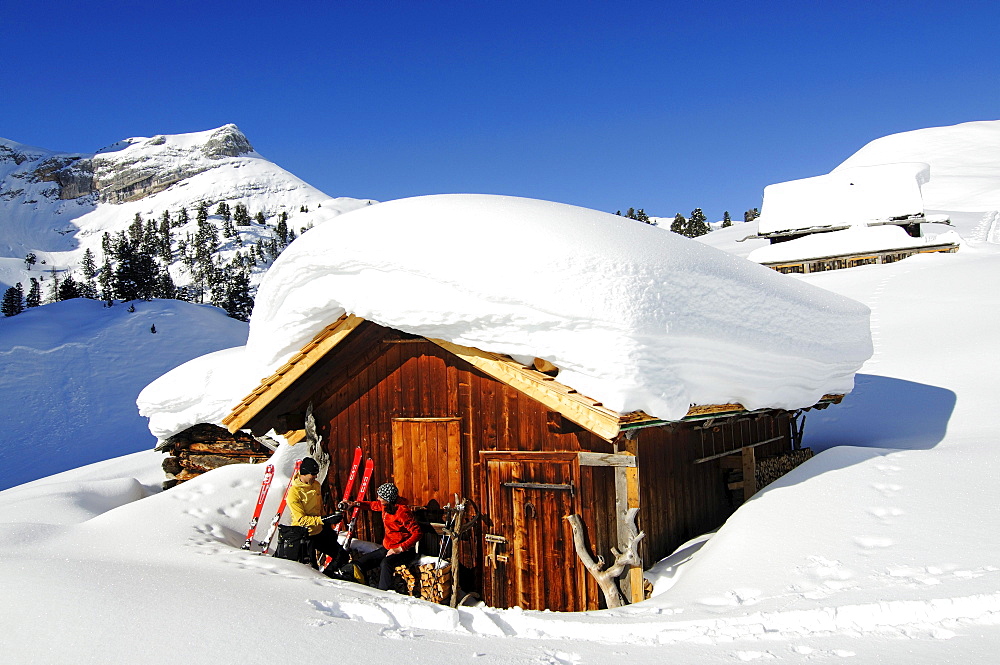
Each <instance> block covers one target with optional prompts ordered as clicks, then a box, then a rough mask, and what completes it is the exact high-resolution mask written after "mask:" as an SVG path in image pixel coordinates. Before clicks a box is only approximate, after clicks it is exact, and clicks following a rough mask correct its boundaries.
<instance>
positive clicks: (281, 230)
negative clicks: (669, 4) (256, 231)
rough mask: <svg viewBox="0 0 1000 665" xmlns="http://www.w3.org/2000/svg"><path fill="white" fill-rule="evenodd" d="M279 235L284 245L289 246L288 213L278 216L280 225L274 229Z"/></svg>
mask: <svg viewBox="0 0 1000 665" xmlns="http://www.w3.org/2000/svg"><path fill="white" fill-rule="evenodd" d="M274 230H275V231H276V232H277V234H278V240H280V241H281V244H282V245H287V244H288V242H289V241H288V213H287V212H282V213H281V214H280V215H278V224H277V226H276V227H275V228H274Z"/></svg>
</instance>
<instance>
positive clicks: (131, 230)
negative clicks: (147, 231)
mask: <svg viewBox="0 0 1000 665" xmlns="http://www.w3.org/2000/svg"><path fill="white" fill-rule="evenodd" d="M143 230H144V229H143V221H142V215H140V214H139V213H135V219H133V220H132V223H131V224H130V225H129V227H128V237H129V240H131V241H132V244H133V245H135V246H136V247H138V246H139V245H141V244H142V236H143Z"/></svg>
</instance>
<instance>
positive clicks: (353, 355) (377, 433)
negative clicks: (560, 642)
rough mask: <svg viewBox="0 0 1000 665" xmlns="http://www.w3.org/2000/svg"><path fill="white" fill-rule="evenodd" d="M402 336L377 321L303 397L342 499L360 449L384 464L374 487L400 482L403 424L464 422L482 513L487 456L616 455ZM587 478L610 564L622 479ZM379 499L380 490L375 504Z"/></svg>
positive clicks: (469, 475) (465, 483)
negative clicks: (396, 447) (396, 457)
mask: <svg viewBox="0 0 1000 665" xmlns="http://www.w3.org/2000/svg"><path fill="white" fill-rule="evenodd" d="M401 338H402V335H400V334H398V333H395V332H394V331H390V330H387V329H384V328H379V327H378V326H374V325H373V326H370V327H366V328H365V329H363V330H359V331H358V332H356V333H354V334H353V335H352V336H351V338H349V339H348V340H345V342H344V343H343V344H342V345H341V347H338V349H336V350H335V351H334V352H332V353H331V354H330V356H335V357H334V358H331V357H328V358H326V359H324V363H323V364H324V365H327V366H335V367H337V375H336V376H334V377H333V378H331V379H329V380H328V381H327V382H326V383H325V384H322V385H320V386H319V387H318V388H317V387H316V386H315V385H314V386H313V390H314V392H313V393H312V394H310V395H302V396H300V399H301V403H302V404H305V403H308V402H309V401H312V402H313V404H314V412H315V414H316V424H317V429H318V432H319V434H320V436H322V437H323V439H324V441H326V442H327V448H328V450H330V452H331V455H332V457H333V461H332V464H331V468H330V473H329V476H328V484H329V487H330V489H331V492H332V494H333V495H334V496H337V495H339V493H340V491H341V488H342V487H343V483H344V482H345V480H346V477H347V474H348V471H349V466H350V462H351V456H352V455H353V451H354V447H355V446H356V445H360V446H361V447H362V448H363V450H364V452H365V455H366V456H371V457H372V459H373V460H374V463H375V471H374V475H373V478H372V488H374V487H377V486H378V485H379V484H381V483H383V482H386V481H387V480H390V479H392V474H393V447H392V419H393V418H453V417H458V418H461V423H462V424H461V435H460V436H461V476H462V479H461V487H462V492H463V494H464V495H465V496H466V497H468V498H470V499H472V500H473V501H474V502H476V504H477V506H478V508H479V509H480V510H481V511H485V506H484V504H485V497H484V496H482V492H481V489H480V482H481V478H482V468H481V461H480V456H479V451H480V450H515V451H516V450H523V451H580V450H589V451H595V452H603V453H609V452H611V451H612V446H611V444H609V443H607V442H606V441H603V440H602V439H600V438H599V437H597V436H595V435H593V434H591V433H590V432H587V431H586V430H583V429H581V428H579V427H577V426H575V425H573V424H572V423H569V422H566V421H564V420H563V419H562V417H561V416H560V415H559V414H555V413H552V412H550V411H548V410H547V409H546V408H545V407H544V406H543V405H541V404H539V403H538V402H536V401H535V400H533V399H531V398H530V397H527V396H525V395H523V394H521V393H519V392H517V391H516V390H514V389H513V388H510V387H508V386H506V385H505V384H502V383H500V382H498V381H496V380H495V379H492V378H491V377H488V376H486V375H485V374H483V373H482V372H480V371H479V370H477V369H475V368H474V367H472V366H471V365H469V364H468V363H466V362H465V361H463V360H461V359H459V358H457V357H455V356H454V355H452V354H450V353H448V352H447V351H445V350H444V349H442V348H441V347H439V346H437V345H435V344H432V343H430V342H425V341H422V340H405V339H401ZM318 369H320V371H322V368H318ZM327 371H328V370H327ZM581 475H582V476H583V477H582V478H581V484H582V485H583V487H582V488H581V489H582V490H583V491H585V492H587V495H588V496H591V497H594V501H593V502H591V503H590V504H588V505H587V507H586V508H585V509H584V511H583V519H584V522H585V523H586V524H587V525H588V528H591V529H592V531H593V533H592V534H588V535H589V536H590V538H591V540H592V542H593V543H594V548H595V549H594V551H595V553H598V554H603V555H604V556H605V558H608V557H609V555H610V554H609V550H610V547H612V546H614V545H615V537H614V535H613V534H614V533H615V530H614V526H613V523H612V522H613V514H612V513H613V505H614V489H613V488H614V484H613V477H612V475H609V474H608V473H607V470H604V469H601V470H593V469H590V468H588V469H586V470H585V472H584V473H582V474H581ZM373 496H374V492H373V491H372V490H370V491H369V495H368V497H367V498H368V499H369V500H371V499H372V497H373ZM437 500H438V501H439V503H440V504H441V505H443V504H445V503H448V502H450V501H452V497H451V496H445V492H442V493H441V496H439V497H437ZM363 515H364V517H363V519H362V524H361V526H360V529H359V537H361V538H364V539H366V540H374V541H376V542H377V541H380V540H381V537H382V533H381V522H380V521H379V520H373V519H371V515H368V514H363ZM597 516H603V517H604V519H603V520H601V519H597ZM487 517H489V516H488V515H487ZM595 522H596V524H595ZM590 525H594V526H593V527H590ZM609 535H610V538H609ZM467 550H468V551H465V550H463V553H462V554H463V556H462V559H463V565H467V566H470V567H475V568H476V570H477V574H479V573H481V566H482V552H481V551H479V550H480V548H479V543H478V539H474V542H473V543H472V544H471V545H470V546H469V547H468V548H467ZM572 563H573V564H574V565H576V563H577V562H576V561H573V562H572ZM478 582H479V581H478V580H477V583H478ZM598 598H599V591H598V589H597V587H596V584H590V583H589V582H588V606H589V607H591V608H596V606H597V605H596V603H597V602H598V601H597V599H598Z"/></svg>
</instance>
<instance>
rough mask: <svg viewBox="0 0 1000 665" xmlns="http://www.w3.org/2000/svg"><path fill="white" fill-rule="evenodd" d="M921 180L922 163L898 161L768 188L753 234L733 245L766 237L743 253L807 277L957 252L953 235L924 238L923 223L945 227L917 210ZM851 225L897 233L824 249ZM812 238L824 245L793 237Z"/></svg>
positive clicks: (925, 172)
mask: <svg viewBox="0 0 1000 665" xmlns="http://www.w3.org/2000/svg"><path fill="white" fill-rule="evenodd" d="M929 181H930V167H929V166H928V165H927V164H923V163H900V164H881V165H878V166H858V167H850V168H843V169H837V170H835V171H833V172H831V173H828V174H826V175H821V176H815V177H812V178H803V179H800V180H792V181H789V182H782V183H776V184H773V185H768V186H767V187H765V188H764V202H763V205H762V209H761V216H760V217H759V218H758V220H757V226H758V232H757V233H756V234H754V235H749V236H747V237H745V238H742V239H741V240H740V241H739V242H742V241H744V240H750V239H767V240H768V241H769V243H770V245H769V246H768V247H765V248H760V249H758V250H754V251H753V252H751V253H750V256H749V257H748V258H750V260H752V261H756V262H758V263H760V264H761V265H765V266H767V267H769V268H771V269H773V270H777V271H778V272H782V273H806V274H808V273H813V272H823V271H827V270H840V269H843V268H854V267H858V266H864V265H872V264H882V263H895V262H896V261H901V260H903V259H905V258H907V257H909V256H913V255H915V254H930V253H942V252H943V253H954V252H957V251H958V244H957V242H955V240H954V239H953V238H949V237H947V236H945V237H944V238H943V239H941V240H938V241H935V242H931V241H930V240H931V239H929V238H925V236H924V227H925V226H926V225H928V224H944V225H948V226H950V225H951V221H950V220H949V218H948V216H947V215H941V214H935V215H928V214H926V212H925V211H924V201H923V194H922V190H921V187H922V186H923V185H925V184H927V183H928V182H929ZM858 227H898V229H900V230H901V231H899V232H895V233H894V234H891V235H890V234H882V235H881V236H879V241H878V243H877V244H876V245H874V246H871V245H867V246H864V247H857V248H852V249H845V248H841V249H839V250H837V249H830V246H832V247H834V248H836V247H837V246H838V245H837V241H836V240H834V238H836V237H837V235H838V232H846V231H849V230H852V229H857V228H858ZM880 230H885V231H888V230H889V229H880ZM827 234H833V235H827ZM817 235H822V237H823V239H824V240H825V242H826V243H830V246H826V247H824V246H823V245H822V244H820V245H819V246H817V245H816V244H815V243H813V244H809V245H803V244H802V243H801V242H797V241H803V240H805V239H807V238H809V239H811V240H815V238H813V237H814V236H817ZM775 245H781V247H780V248H775V247H774V246H775Z"/></svg>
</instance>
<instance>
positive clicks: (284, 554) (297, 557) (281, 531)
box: [274, 524, 309, 563]
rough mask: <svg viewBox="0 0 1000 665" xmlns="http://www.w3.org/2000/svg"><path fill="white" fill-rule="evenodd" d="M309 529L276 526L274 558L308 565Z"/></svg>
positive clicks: (283, 525) (282, 525)
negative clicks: (276, 545) (276, 539)
mask: <svg viewBox="0 0 1000 665" xmlns="http://www.w3.org/2000/svg"><path fill="white" fill-rule="evenodd" d="M308 545H309V529H307V528H306V527H304V526H287V525H285V524H279V525H278V547H277V548H276V549H275V550H274V556H276V557H278V558H279V559H289V560H291V561H298V562H299V563H309V547H308Z"/></svg>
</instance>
